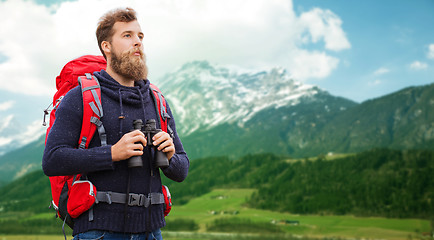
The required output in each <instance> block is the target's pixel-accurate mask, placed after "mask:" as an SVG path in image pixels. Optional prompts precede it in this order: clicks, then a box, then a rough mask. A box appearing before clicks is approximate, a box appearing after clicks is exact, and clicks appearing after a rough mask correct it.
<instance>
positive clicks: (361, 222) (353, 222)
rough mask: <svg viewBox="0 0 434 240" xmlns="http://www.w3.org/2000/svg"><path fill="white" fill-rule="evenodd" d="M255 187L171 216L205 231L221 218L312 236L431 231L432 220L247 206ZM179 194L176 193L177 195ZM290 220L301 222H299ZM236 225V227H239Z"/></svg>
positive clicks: (219, 194)
mask: <svg viewBox="0 0 434 240" xmlns="http://www.w3.org/2000/svg"><path fill="white" fill-rule="evenodd" d="M253 191H254V190H253V189H216V190H214V191H212V192H210V193H208V194H205V195H203V196H201V197H199V198H196V199H193V200H191V201H190V202H189V203H188V204H186V205H183V206H173V208H172V212H171V213H170V215H169V216H168V217H167V218H168V219H171V220H172V219H177V218H182V219H191V220H194V221H195V222H196V223H197V224H199V227H200V228H199V230H198V232H205V231H206V227H207V225H211V224H212V223H213V221H214V220H216V219H219V218H241V219H249V220H251V221H252V222H261V223H264V224H266V223H271V222H273V223H275V224H276V225H278V226H279V227H280V228H281V229H282V230H283V231H284V232H285V233H288V234H294V235H303V236H311V237H319V238H322V237H342V238H370V239H408V238H409V236H413V237H417V236H420V235H421V234H422V233H424V232H429V231H430V222H429V221H428V220H420V219H388V218H376V217H354V216H319V215H294V214H290V213H283V212H282V213H280V212H272V211H265V210H258V209H251V208H247V207H246V206H244V205H243V203H244V202H245V200H246V199H247V197H248V196H250V195H251V194H252V193H253ZM174 197H176V196H174ZM285 221H286V222H289V221H291V222H295V221H298V222H299V224H291V223H285ZM235 227H236V226H235Z"/></svg>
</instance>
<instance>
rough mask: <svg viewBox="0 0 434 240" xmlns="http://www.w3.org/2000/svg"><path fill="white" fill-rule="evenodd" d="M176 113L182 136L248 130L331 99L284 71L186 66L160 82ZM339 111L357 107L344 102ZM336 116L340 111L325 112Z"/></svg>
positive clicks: (204, 64) (202, 64)
mask: <svg viewBox="0 0 434 240" xmlns="http://www.w3.org/2000/svg"><path fill="white" fill-rule="evenodd" d="M159 87H160V88H161V89H162V90H163V92H164V94H165V96H167V97H166V98H167V99H168V101H169V102H170V104H171V105H173V106H172V108H174V109H175V110H176V111H175V117H176V120H177V123H178V125H180V126H181V127H179V128H178V132H179V133H180V135H183V136H187V135H190V134H192V133H195V132H196V131H197V130H200V131H203V130H209V129H212V128H214V127H216V126H219V125H223V124H235V125H237V126H239V127H241V128H242V127H243V126H244V124H245V123H247V122H248V121H249V120H251V119H253V118H254V117H255V116H256V115H257V114H258V113H260V112H261V111H266V110H267V109H270V108H274V109H279V108H282V107H288V106H295V105H299V104H302V103H307V102H309V103H311V102H322V107H323V108H327V107H325V105H327V103H326V100H325V99H324V98H327V97H329V96H330V94H328V93H327V92H325V91H323V90H321V89H319V88H318V87H316V86H313V85H307V84H302V83H301V82H297V81H295V80H294V79H292V78H291V77H290V75H289V74H288V73H287V71H286V70H285V69H283V68H271V69H268V70H265V71H262V70H261V71H252V70H244V69H239V68H236V67H227V66H225V67H223V66H214V65H211V64H210V63H209V62H207V61H195V62H191V63H187V64H184V65H183V66H182V67H181V68H179V69H178V70H176V71H174V72H172V73H170V74H167V75H166V76H164V77H163V78H162V79H161V80H160V81H159ZM340 100H342V103H336V102H335V104H337V105H339V106H336V107H338V109H337V111H340V110H344V109H346V108H348V107H350V106H353V105H355V103H354V102H352V101H350V100H345V99H342V98H341V99H340ZM325 110H330V111H333V110H335V109H325Z"/></svg>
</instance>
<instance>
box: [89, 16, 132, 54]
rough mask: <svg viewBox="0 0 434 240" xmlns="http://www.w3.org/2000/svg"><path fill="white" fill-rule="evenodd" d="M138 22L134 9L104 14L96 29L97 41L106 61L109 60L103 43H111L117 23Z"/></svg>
mask: <svg viewBox="0 0 434 240" xmlns="http://www.w3.org/2000/svg"><path fill="white" fill-rule="evenodd" d="M134 20H137V16H136V11H134V9H132V8H117V9H114V10H111V11H109V12H107V13H106V14H104V15H103V16H102V17H101V18H100V19H99V22H98V27H97V28H96V39H97V41H98V47H99V50H100V51H101V53H102V55H103V56H104V58H105V59H107V57H106V55H105V53H104V51H103V50H102V47H101V43H102V42H103V41H108V42H111V40H112V37H113V34H114V32H113V26H114V25H115V23H116V22H126V23H128V22H131V21H134Z"/></svg>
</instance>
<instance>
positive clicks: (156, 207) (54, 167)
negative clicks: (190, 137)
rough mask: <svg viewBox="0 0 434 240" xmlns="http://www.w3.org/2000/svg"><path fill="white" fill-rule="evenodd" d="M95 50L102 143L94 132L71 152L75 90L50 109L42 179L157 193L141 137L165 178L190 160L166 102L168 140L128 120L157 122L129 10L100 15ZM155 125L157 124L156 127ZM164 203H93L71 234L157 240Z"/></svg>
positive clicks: (178, 174) (181, 173) (155, 173)
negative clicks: (131, 162)
mask: <svg viewBox="0 0 434 240" xmlns="http://www.w3.org/2000/svg"><path fill="white" fill-rule="evenodd" d="M96 35H97V40H98V44H99V48H100V50H101V52H102V54H103V55H104V57H105V58H106V60H107V69H106V71H104V70H102V71H100V72H95V73H94V75H95V76H96V77H97V78H98V81H99V83H100V85H101V101H102V107H103V112H104V116H103V117H102V118H101V121H102V123H103V126H104V128H105V130H106V134H107V146H101V142H100V139H99V136H98V134H95V136H94V137H93V139H92V140H91V142H90V145H89V148H88V149H78V148H77V147H78V146H77V145H78V143H77V142H78V138H79V135H80V131H81V125H82V117H83V106H82V105H83V100H82V96H81V89H80V88H79V87H77V88H74V89H72V90H71V91H69V92H68V94H66V96H65V97H64V98H63V100H62V102H61V104H60V106H59V108H58V109H57V110H56V121H55V122H54V124H53V126H52V128H51V130H50V133H49V135H48V138H47V142H46V148H45V151H44V156H43V170H44V172H45V174H46V175H48V176H62V175H74V174H80V173H85V175H86V177H87V179H88V180H89V181H90V182H92V183H93V185H94V186H96V188H97V191H98V192H99V191H103V192H113V193H120V194H125V196H127V195H126V193H134V194H142V196H143V195H144V196H148V193H150V192H151V193H161V179H160V171H159V170H158V168H156V167H155V166H154V165H153V163H152V161H153V157H152V155H153V152H152V151H150V150H149V149H148V147H144V146H147V142H148V141H152V143H153V145H154V146H158V150H160V151H162V152H163V153H165V154H166V156H167V158H168V159H169V166H168V167H166V168H162V172H163V173H164V175H166V176H167V177H168V178H170V179H172V180H174V181H178V182H181V181H183V180H184V179H185V178H186V176H187V172H188V168H189V160H188V157H187V154H186V153H185V151H184V149H183V146H182V144H181V141H180V139H179V137H178V134H177V132H176V127H175V121H174V120H173V115H172V112H171V110H170V107H169V106H168V105H167V112H168V114H169V115H170V119H169V121H168V125H169V127H170V128H171V129H172V130H173V132H174V133H173V138H172V137H171V136H170V135H169V134H168V133H166V132H159V133H157V134H155V135H154V137H153V139H146V137H145V135H144V134H143V133H142V132H141V131H139V130H134V131H131V130H132V129H133V121H134V120H136V119H142V120H143V122H146V120H149V119H158V118H159V115H158V113H157V112H156V109H155V107H154V103H153V100H152V98H151V95H150V94H152V93H150V91H149V84H150V82H149V80H147V72H148V70H147V66H146V63H145V55H144V53H143V44H142V40H143V36H144V35H143V32H142V30H141V28H140V24H139V23H138V21H137V17H136V13H135V11H134V10H133V9H131V8H126V9H116V10H113V11H110V12H108V13H106V14H105V15H104V16H102V17H101V19H100V21H99V24H98V28H97V31H96ZM157 127H158V126H157ZM133 156H141V157H142V160H143V167H135V168H129V167H128V163H127V162H128V159H129V158H131V157H133ZM163 206H164V204H151V205H150V206H148V207H145V206H131V205H129V204H128V203H124V204H122V203H111V202H107V201H106V202H99V203H98V204H95V205H94V206H93V207H92V213H91V214H93V216H92V217H90V215H89V212H90V211H88V212H85V213H83V214H82V215H80V216H79V217H77V218H76V219H74V229H73V235H74V239H103V238H104V239H146V237H148V236H149V238H148V239H153V238H154V239H162V236H161V231H160V228H162V227H163V226H165V221H164V214H163Z"/></svg>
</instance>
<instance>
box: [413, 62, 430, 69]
mask: <svg viewBox="0 0 434 240" xmlns="http://www.w3.org/2000/svg"><path fill="white" fill-rule="evenodd" d="M427 67H428V64H426V63H424V62H419V61H414V62H412V63H411V64H410V68H411V69H413V70H423V69H426V68H427Z"/></svg>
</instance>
